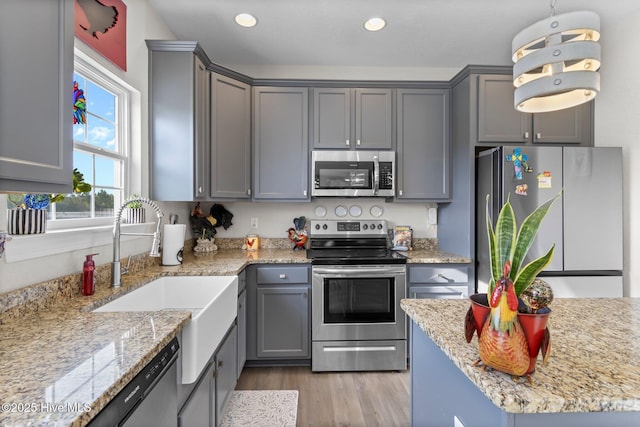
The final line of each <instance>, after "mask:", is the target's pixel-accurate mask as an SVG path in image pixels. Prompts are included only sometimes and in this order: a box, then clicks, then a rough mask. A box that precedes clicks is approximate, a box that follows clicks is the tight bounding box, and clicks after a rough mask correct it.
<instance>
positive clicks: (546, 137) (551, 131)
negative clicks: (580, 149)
mask: <svg viewBox="0 0 640 427" xmlns="http://www.w3.org/2000/svg"><path fill="white" fill-rule="evenodd" d="M592 123H593V102H587V103H586V104H581V105H578V106H576V107H573V108H567V109H564V110H558V111H552V112H549V113H536V114H534V115H533V135H532V140H533V142H534V143H537V144H580V145H583V146H591V145H593V136H592V130H593V126H592Z"/></svg>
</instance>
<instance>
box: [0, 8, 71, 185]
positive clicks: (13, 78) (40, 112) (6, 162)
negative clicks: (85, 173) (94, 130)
mask: <svg viewBox="0 0 640 427" xmlns="http://www.w3.org/2000/svg"><path fill="white" fill-rule="evenodd" d="M34 12H35V13H34ZM25 23H28V24H27V25H28V27H29V28H28V29H25ZM16 37H18V39H16ZM0 52H2V60H1V61H0V94H1V96H0V112H1V113H0V192H6V191H16V192H34V193H69V192H71V182H72V176H73V173H72V171H73V140H72V128H73V109H72V105H71V104H72V102H71V99H72V93H73V1H71V0H58V1H52V0H37V1H29V2H24V1H20V0H9V1H3V2H2V4H1V5H0Z"/></svg>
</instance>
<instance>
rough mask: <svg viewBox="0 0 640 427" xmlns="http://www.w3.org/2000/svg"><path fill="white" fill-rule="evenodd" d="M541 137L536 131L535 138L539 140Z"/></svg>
mask: <svg viewBox="0 0 640 427" xmlns="http://www.w3.org/2000/svg"><path fill="white" fill-rule="evenodd" d="M541 139H542V134H541V133H540V132H538V133H536V140H538V141H539V140H541Z"/></svg>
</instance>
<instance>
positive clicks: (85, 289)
mask: <svg viewBox="0 0 640 427" xmlns="http://www.w3.org/2000/svg"><path fill="white" fill-rule="evenodd" d="M95 255H98V254H89V255H87V259H85V260H84V265H83V266H82V295H93V293H94V292H95V290H96V282H95V276H94V271H95V269H96V264H95V262H94V261H93V257H94V256H95Z"/></svg>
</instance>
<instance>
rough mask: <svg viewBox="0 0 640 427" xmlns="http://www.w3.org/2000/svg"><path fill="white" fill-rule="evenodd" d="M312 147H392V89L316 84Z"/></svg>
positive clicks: (313, 95) (313, 92)
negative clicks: (323, 86)
mask: <svg viewBox="0 0 640 427" xmlns="http://www.w3.org/2000/svg"><path fill="white" fill-rule="evenodd" d="M312 97H313V148H330V149H347V150H348V149H386V150H390V149H392V148H393V89H387V88H365V89H353V88H313V89H312Z"/></svg>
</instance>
